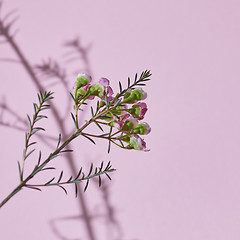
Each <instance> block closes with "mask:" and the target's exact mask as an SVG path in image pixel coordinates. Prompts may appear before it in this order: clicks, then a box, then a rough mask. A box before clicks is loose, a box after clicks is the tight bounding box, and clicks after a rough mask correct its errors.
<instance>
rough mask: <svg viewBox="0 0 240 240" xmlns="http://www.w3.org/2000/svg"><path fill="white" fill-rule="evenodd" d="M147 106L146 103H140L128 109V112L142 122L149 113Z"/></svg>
mask: <svg viewBox="0 0 240 240" xmlns="http://www.w3.org/2000/svg"><path fill="white" fill-rule="evenodd" d="M147 110H148V109H147V104H146V103H144V102H138V103H137V104H134V105H133V106H132V108H130V109H128V110H127V112H129V113H131V115H132V116H133V117H134V118H137V119H138V120H142V119H143V118H144V116H145V114H146V112H147Z"/></svg>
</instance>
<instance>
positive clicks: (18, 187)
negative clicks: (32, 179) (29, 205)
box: [0, 182, 24, 208]
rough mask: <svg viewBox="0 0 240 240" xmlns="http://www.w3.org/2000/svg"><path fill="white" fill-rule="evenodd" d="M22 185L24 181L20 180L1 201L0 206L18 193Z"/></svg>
mask: <svg viewBox="0 0 240 240" xmlns="http://www.w3.org/2000/svg"><path fill="white" fill-rule="evenodd" d="M23 186H24V182H21V183H20V184H19V185H18V186H17V187H16V188H15V189H14V190H13V191H12V192H11V193H10V194H9V195H8V196H7V197H6V198H5V199H4V200H3V201H2V202H1V203H0V208H1V207H2V206H3V205H4V204H6V203H7V202H8V201H9V200H10V199H11V198H12V197H13V196H14V195H15V194H16V193H18V192H19V191H20V190H21V189H22V187H23Z"/></svg>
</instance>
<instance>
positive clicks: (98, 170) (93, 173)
mask: <svg viewBox="0 0 240 240" xmlns="http://www.w3.org/2000/svg"><path fill="white" fill-rule="evenodd" d="M44 166H45V165H44ZM44 166H43V165H42V166H41V169H40V166H39V167H38V169H39V170H38V171H40V170H41V171H42V170H50V169H54V168H48V169H47V168H43V167H44ZM114 171H116V169H114V168H112V166H111V162H110V161H109V162H108V164H107V165H106V166H105V167H104V163H103V162H102V163H101V165H100V167H95V169H94V167H93V164H91V166H90V169H89V171H88V174H87V175H86V174H85V173H84V172H83V171H82V168H80V170H79V172H78V174H77V175H76V176H75V177H73V176H70V178H69V179H68V180H66V181H63V180H62V178H63V174H64V172H63V171H61V173H60V175H59V177H58V178H56V177H53V178H51V179H50V180H49V181H47V182H46V183H44V184H26V187H29V188H33V189H36V190H41V189H40V188H42V187H48V186H57V187H60V188H61V189H62V190H63V191H64V192H65V193H66V194H67V190H66V188H65V185H68V184H75V195H76V196H77V193H78V188H77V186H76V184H77V183H81V182H83V181H86V184H85V187H84V191H86V190H87V187H88V185H89V181H90V179H91V178H94V177H98V180H99V187H100V186H101V183H102V180H101V177H102V175H106V176H107V178H108V179H110V180H111V177H110V176H109V173H111V172H114ZM36 173H37V172H36ZM56 179H57V181H54V180H56Z"/></svg>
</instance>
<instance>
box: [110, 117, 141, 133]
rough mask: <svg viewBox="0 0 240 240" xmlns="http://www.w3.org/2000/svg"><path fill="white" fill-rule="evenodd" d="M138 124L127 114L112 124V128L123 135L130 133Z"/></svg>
mask: <svg viewBox="0 0 240 240" xmlns="http://www.w3.org/2000/svg"><path fill="white" fill-rule="evenodd" d="M137 124H138V121H137V120H136V119H135V118H133V117H132V116H131V115H130V114H129V113H127V114H124V115H121V116H120V119H119V120H118V121H115V122H113V126H114V127H116V128H117V129H118V130H121V131H123V132H125V133H129V132H132V131H133V130H134V129H135V128H136V126H137Z"/></svg>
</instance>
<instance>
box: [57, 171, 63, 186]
mask: <svg viewBox="0 0 240 240" xmlns="http://www.w3.org/2000/svg"><path fill="white" fill-rule="evenodd" d="M62 176H63V171H61V173H60V176H59V178H58V181H57V182H58V183H59V182H60V181H61V179H62Z"/></svg>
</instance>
